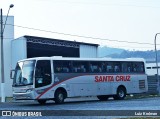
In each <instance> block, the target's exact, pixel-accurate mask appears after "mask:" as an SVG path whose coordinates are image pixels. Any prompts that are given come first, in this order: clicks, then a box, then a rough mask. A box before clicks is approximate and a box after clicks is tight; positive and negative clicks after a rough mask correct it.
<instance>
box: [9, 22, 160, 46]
mask: <svg viewBox="0 0 160 119" xmlns="http://www.w3.org/2000/svg"><path fill="white" fill-rule="evenodd" d="M6 25H11V26H15V27H20V28H24V29H30V30H36V31H42V32H48V33H54V34H61V35H67V36H74V37H81V38H88V39H94V40H105V41H112V42H121V43H130V44H141V45H142V44H143V45H144V44H145V45H154V44H152V43H145V42H130V41H120V40H111V39H106V38H99V37H91V36H82V35H76V34H69V33H62V32H55V31H48V30H42V29H37V28H31V27H26V26H20V25H13V24H6ZM157 45H160V44H157Z"/></svg>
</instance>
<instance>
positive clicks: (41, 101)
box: [37, 100, 47, 105]
mask: <svg viewBox="0 0 160 119" xmlns="http://www.w3.org/2000/svg"><path fill="white" fill-rule="evenodd" d="M37 101H38V103H39V104H41V105H44V104H46V101H47V100H37Z"/></svg>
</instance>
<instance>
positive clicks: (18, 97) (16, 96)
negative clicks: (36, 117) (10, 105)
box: [13, 91, 35, 100]
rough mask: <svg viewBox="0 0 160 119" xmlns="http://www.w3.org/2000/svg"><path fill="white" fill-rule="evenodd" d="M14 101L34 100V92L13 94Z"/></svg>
mask: <svg viewBox="0 0 160 119" xmlns="http://www.w3.org/2000/svg"><path fill="white" fill-rule="evenodd" d="M13 99H14V100H34V99H35V95H34V93H33V92H32V91H31V92H26V93H13Z"/></svg>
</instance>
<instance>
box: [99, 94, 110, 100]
mask: <svg viewBox="0 0 160 119" xmlns="http://www.w3.org/2000/svg"><path fill="white" fill-rule="evenodd" d="M97 98H98V99H99V100H101V101H106V100H108V98H109V97H108V96H107V95H98V96H97Z"/></svg>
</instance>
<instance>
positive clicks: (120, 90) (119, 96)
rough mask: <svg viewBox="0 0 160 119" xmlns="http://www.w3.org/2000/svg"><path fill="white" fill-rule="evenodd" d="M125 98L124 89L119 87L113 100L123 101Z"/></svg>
mask: <svg viewBox="0 0 160 119" xmlns="http://www.w3.org/2000/svg"><path fill="white" fill-rule="evenodd" d="M125 97H126V89H125V88H124V87H119V88H118V89H117V94H116V95H115V96H113V98H114V99H115V100H123V99H124V98H125Z"/></svg>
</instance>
